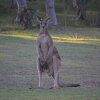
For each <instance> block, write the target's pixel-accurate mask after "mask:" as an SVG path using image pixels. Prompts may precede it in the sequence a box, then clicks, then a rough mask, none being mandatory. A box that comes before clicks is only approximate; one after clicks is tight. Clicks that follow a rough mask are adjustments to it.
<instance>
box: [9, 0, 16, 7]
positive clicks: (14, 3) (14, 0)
mask: <svg viewBox="0 0 100 100" xmlns="http://www.w3.org/2000/svg"><path fill="white" fill-rule="evenodd" d="M10 2H11V4H10V5H11V8H15V7H16V0H11V1H10Z"/></svg>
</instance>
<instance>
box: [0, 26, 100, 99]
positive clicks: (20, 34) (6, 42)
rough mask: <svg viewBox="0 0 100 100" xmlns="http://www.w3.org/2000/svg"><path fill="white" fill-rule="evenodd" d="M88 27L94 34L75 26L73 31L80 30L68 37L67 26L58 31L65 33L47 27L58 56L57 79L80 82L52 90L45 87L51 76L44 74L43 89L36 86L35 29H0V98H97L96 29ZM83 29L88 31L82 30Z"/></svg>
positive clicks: (99, 49)
mask: <svg viewBox="0 0 100 100" xmlns="http://www.w3.org/2000/svg"><path fill="white" fill-rule="evenodd" d="M83 30H84V31H83ZM86 30H87V31H86ZM92 30H94V31H95V32H96V34H97V35H96V34H92V36H90V33H91V30H90V31H89V29H75V32H77V34H80V37H77V38H76V37H75V36H74V35H73V37H71V35H70V34H72V33H73V32H72V31H71V29H70V28H69V29H68V32H69V34H60V32H61V33H62V32H63V33H65V32H66V31H65V30H61V31H59V30H50V33H51V32H52V33H53V34H52V37H53V39H54V41H55V45H56V46H57V48H58V50H59V53H60V55H61V57H62V68H61V71H60V75H61V79H62V80H63V81H64V82H67V83H79V84H80V85H81V86H80V87H77V88H70V87H68V88H61V89H55V90H50V89H49V87H50V86H51V85H52V81H53V80H52V78H49V77H48V76H47V75H44V78H43V80H44V83H45V84H44V89H38V88H37V83H38V76H37V71H36V56H37V54H36V43H35V39H36V36H37V30H35V31H34V32H32V31H10V32H9V31H8V32H7V33H1V34H0V100H57V99H58V100H99V98H100V96H99V94H100V68H99V66H100V61H99V60H100V54H99V52H100V40H99V37H98V36H99V34H98V33H99V29H92ZM71 32H72V33H71ZM86 32H88V33H87V34H85V33H86ZM57 33H58V34H57ZM93 35H94V36H95V37H94V36H93ZM88 36H90V38H89V37H88ZM34 37H35V38H34ZM85 37H86V38H85ZM96 37H97V38H96ZM89 39H90V40H89ZM91 39H92V40H91ZM57 40H60V41H57ZM63 40H64V41H63ZM61 41H63V42H61ZM70 41H72V42H70ZM77 41H78V42H77ZM82 41H83V43H81V42H82ZM88 41H89V42H88ZM97 41H98V42H97ZM86 42H87V43H86ZM30 88H32V89H30Z"/></svg>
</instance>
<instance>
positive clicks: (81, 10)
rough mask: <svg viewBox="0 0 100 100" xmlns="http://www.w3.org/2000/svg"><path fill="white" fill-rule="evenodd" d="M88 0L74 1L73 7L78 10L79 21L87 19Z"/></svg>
mask: <svg viewBox="0 0 100 100" xmlns="http://www.w3.org/2000/svg"><path fill="white" fill-rule="evenodd" d="M85 4H86V0H73V5H74V7H76V9H77V19H81V20H84V19H85V17H86V8H85V6H86V5H85Z"/></svg>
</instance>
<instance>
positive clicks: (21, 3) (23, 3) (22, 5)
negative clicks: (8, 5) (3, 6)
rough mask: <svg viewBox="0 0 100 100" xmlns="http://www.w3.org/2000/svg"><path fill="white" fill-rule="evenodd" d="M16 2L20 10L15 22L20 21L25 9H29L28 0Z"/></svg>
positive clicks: (17, 0)
mask: <svg viewBox="0 0 100 100" xmlns="http://www.w3.org/2000/svg"><path fill="white" fill-rule="evenodd" d="M16 3H17V7H18V10H17V16H16V19H15V22H17V23H19V22H20V15H21V13H22V12H23V10H24V9H27V2H26V0H16Z"/></svg>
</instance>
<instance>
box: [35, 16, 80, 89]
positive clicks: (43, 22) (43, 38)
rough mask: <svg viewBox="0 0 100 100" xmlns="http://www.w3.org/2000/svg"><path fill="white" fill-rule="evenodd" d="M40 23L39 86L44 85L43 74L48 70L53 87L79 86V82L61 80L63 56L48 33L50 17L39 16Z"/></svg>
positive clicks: (38, 41) (38, 45)
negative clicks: (67, 82)
mask: <svg viewBox="0 0 100 100" xmlns="http://www.w3.org/2000/svg"><path fill="white" fill-rule="evenodd" d="M37 18H38V21H39V23H40V32H39V34H38V37H37V53H38V57H37V71H38V78H39V82H38V86H39V88H42V87H43V84H42V74H43V72H46V73H47V74H48V75H49V76H52V77H53V80H54V85H53V87H51V88H59V87H78V86H80V85H79V84H66V83H63V82H61V81H60V80H59V71H60V68H61V57H60V55H59V52H58V50H57V48H56V47H55V46H54V43H53V40H52V38H51V36H50V34H49V33H48V21H49V20H50V18H46V19H42V18H40V17H37Z"/></svg>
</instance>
